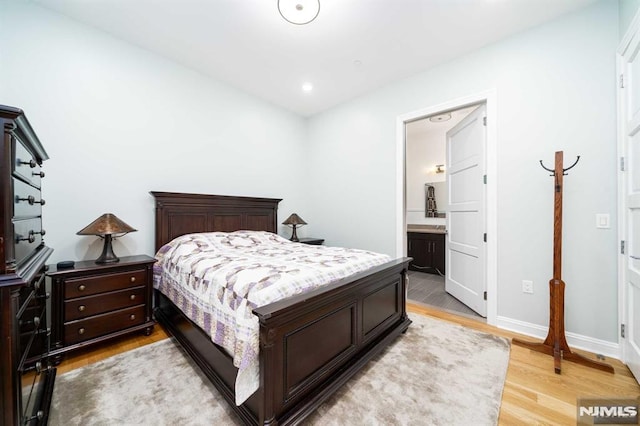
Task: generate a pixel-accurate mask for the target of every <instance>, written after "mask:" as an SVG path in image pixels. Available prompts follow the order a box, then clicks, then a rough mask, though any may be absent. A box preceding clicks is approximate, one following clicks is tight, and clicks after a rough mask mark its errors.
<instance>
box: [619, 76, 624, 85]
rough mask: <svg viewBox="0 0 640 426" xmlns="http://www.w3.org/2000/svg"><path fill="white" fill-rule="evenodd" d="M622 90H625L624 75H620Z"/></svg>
mask: <svg viewBox="0 0 640 426" xmlns="http://www.w3.org/2000/svg"><path fill="white" fill-rule="evenodd" d="M620 88H621V89H624V74H620Z"/></svg>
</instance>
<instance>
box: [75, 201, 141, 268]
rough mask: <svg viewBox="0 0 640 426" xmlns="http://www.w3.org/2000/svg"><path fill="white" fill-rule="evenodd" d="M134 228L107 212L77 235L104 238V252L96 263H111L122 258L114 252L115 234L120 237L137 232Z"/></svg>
mask: <svg viewBox="0 0 640 426" xmlns="http://www.w3.org/2000/svg"><path fill="white" fill-rule="evenodd" d="M135 231H137V230H136V229H133V228H132V227H130V226H129V225H127V224H126V223H124V222H123V221H122V220H120V219H118V218H117V217H116V215H114V214H112V213H105V214H103V215H102V216H100V217H99V218H97V219H96V220H94V221H93V222H91V223H90V224H89V225H87V226H86V227H84V228H83V229H81V230H79V231H78V232H77V233H76V234H77V235H97V236H98V237H100V238H104V247H103V248H102V254H101V255H100V257H99V258H97V259H96V263H111V262H119V261H120V259H119V258H118V256H116V255H115V253H114V252H113V248H112V247H111V240H112V239H113V238H114V235H115V234H121V235H118V236H119V237H121V236H123V235H125V234H128V233H129V232H135Z"/></svg>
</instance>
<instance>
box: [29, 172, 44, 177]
mask: <svg viewBox="0 0 640 426" xmlns="http://www.w3.org/2000/svg"><path fill="white" fill-rule="evenodd" d="M31 174H32V175H33V176H40V178H43V177H44V172H40V173H36V172H31Z"/></svg>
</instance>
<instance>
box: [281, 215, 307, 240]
mask: <svg viewBox="0 0 640 426" xmlns="http://www.w3.org/2000/svg"><path fill="white" fill-rule="evenodd" d="M282 224H283V225H291V226H292V227H293V233H292V234H291V238H290V240H291V241H293V242H298V241H300V240H299V239H298V235H297V234H296V227H298V226H302V225H306V224H307V222H305V221H304V220H302V218H301V217H300V216H298V215H297V214H295V213H292V214H291V216H289V217H288V218H287V220H285V221H284V222H282Z"/></svg>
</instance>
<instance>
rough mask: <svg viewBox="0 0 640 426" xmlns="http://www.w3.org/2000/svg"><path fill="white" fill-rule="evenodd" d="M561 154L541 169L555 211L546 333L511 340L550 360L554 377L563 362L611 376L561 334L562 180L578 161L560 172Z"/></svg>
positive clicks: (607, 368)
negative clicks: (549, 180)
mask: <svg viewBox="0 0 640 426" xmlns="http://www.w3.org/2000/svg"><path fill="white" fill-rule="evenodd" d="M562 157H563V152H562V151H558V152H556V163H555V169H549V168H547V167H545V166H544V164H543V163H542V160H540V165H541V166H542V168H543V169H545V170H547V171H549V172H551V176H553V177H554V178H555V182H554V193H555V198H554V209H553V278H552V279H551V280H550V281H549V293H550V298H549V332H548V334H547V338H546V339H545V340H544V342H542V343H531V342H527V341H524V340H520V339H512V342H513V343H514V344H516V345H519V346H524V347H526V348H529V349H531V350H534V351H537V352H542V353H545V354H547V355H551V356H553V366H554V370H555V372H556V374H560V361H561V359H562V358H564V359H566V360H567V361H573V362H575V363H578V364H582V365H586V366H588V367H593V368H597V369H599V370H603V371H607V372H609V373H613V367H612V366H610V365H609V364H605V363H603V362H599V361H594V360H592V359H589V358H586V357H584V356H582V355H580V354H577V353H574V352H572V351H571V348H569V344H567V339H566V337H565V332H564V287H565V284H564V281H562V277H561V276H562V185H563V183H562V178H563V176H565V175H566V174H567V170H569V169H571V168H573V167H575V165H576V164H578V161H580V156H578V158H577V159H576V161H575V163H573V164H572V165H571V166H569V167H567V168H566V169H564V168H563V161H564V160H563V158H562Z"/></svg>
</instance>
